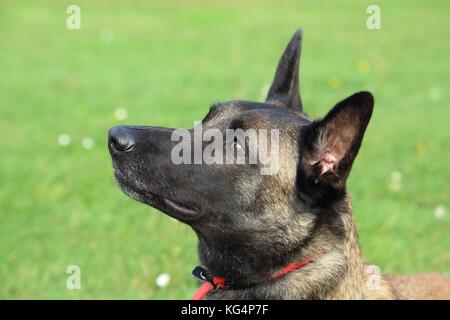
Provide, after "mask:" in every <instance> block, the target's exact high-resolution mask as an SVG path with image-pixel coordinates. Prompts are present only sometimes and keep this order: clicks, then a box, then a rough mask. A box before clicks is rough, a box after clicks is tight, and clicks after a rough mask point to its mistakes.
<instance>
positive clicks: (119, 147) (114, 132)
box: [108, 126, 136, 152]
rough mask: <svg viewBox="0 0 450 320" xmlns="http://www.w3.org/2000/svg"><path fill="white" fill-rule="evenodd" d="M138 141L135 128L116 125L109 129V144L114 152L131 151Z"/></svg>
mask: <svg viewBox="0 0 450 320" xmlns="http://www.w3.org/2000/svg"><path fill="white" fill-rule="evenodd" d="M135 143H136V140H135V137H134V134H133V130H131V129H130V128H128V127H126V126H116V127H112V128H111V129H109V132H108V144H109V148H110V150H112V151H113V152H129V151H131V150H132V149H133V147H134V145H135Z"/></svg>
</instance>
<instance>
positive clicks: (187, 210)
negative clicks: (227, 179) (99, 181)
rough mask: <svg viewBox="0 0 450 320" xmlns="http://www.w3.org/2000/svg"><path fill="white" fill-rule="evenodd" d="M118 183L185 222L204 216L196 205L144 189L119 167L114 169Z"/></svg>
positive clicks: (125, 189) (140, 198)
mask: <svg viewBox="0 0 450 320" xmlns="http://www.w3.org/2000/svg"><path fill="white" fill-rule="evenodd" d="M114 176H115V178H116V181H117V184H118V185H119V187H120V189H121V190H122V191H123V192H124V193H125V194H126V195H128V196H129V197H131V198H133V199H135V200H137V201H140V202H143V203H145V204H148V205H149V206H151V207H154V208H156V209H158V210H160V211H162V212H164V213H166V214H167V215H169V216H171V217H172V218H175V219H177V220H180V221H183V222H192V221H195V220H198V219H199V218H200V217H201V216H202V212H201V210H200V209H199V208H197V207H196V206H194V205H191V204H186V203H184V202H180V201H177V200H173V199H170V198H167V197H164V196H162V195H159V194H157V193H155V192H150V191H147V190H143V189H142V188H139V187H137V186H135V185H134V184H133V183H131V182H130V181H128V179H127V178H126V176H125V175H124V174H122V172H120V170H119V169H116V170H115V171H114Z"/></svg>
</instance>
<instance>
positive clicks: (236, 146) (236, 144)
mask: <svg viewBox="0 0 450 320" xmlns="http://www.w3.org/2000/svg"><path fill="white" fill-rule="evenodd" d="M231 147H232V149H233V151H234V152H241V151H242V146H241V145H240V144H239V142H238V141H237V139H236V138H235V139H234V141H233V144H232V145H231Z"/></svg>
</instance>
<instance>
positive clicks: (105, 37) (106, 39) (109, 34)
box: [100, 28, 114, 43]
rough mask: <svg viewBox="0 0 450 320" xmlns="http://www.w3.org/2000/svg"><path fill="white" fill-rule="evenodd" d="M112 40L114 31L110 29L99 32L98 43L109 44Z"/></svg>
mask: <svg viewBox="0 0 450 320" xmlns="http://www.w3.org/2000/svg"><path fill="white" fill-rule="evenodd" d="M113 40H114V31H113V30H112V29H111V28H105V29H102V30H101V31H100V41H101V42H103V43H111V41H113Z"/></svg>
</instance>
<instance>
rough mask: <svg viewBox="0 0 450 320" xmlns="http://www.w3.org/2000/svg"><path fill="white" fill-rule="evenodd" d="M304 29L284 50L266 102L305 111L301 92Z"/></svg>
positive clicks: (296, 34)
mask: <svg viewBox="0 0 450 320" xmlns="http://www.w3.org/2000/svg"><path fill="white" fill-rule="evenodd" d="M302 38H303V35H302V30H301V29H298V30H297V31H296V32H295V33H294V35H293V36H292V39H291V41H289V44H288V45H287V47H286V49H285V50H284V52H283V55H282V56H281V58H280V62H278V67H277V70H276V72H275V76H274V79H273V82H272V85H271V87H270V89H269V93H268V95H267V98H266V102H269V103H273V104H276V105H278V106H282V107H286V108H289V109H292V110H293V111H298V112H300V111H303V107H302V101H301V99H300V94H299V81H298V78H299V62H300V54H301V49H302Z"/></svg>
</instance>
